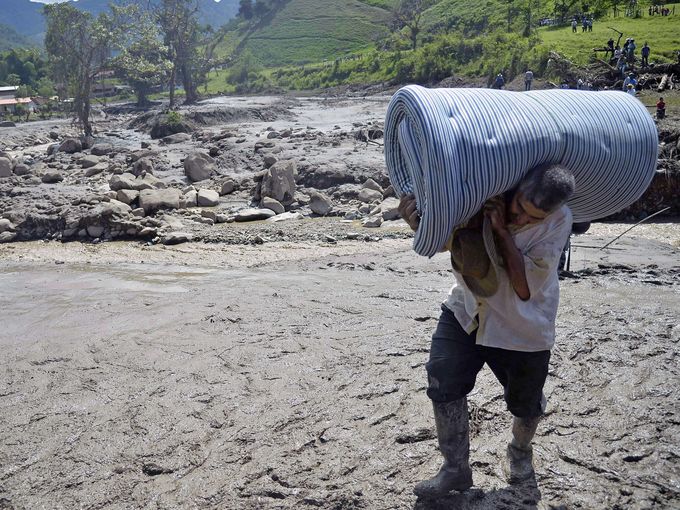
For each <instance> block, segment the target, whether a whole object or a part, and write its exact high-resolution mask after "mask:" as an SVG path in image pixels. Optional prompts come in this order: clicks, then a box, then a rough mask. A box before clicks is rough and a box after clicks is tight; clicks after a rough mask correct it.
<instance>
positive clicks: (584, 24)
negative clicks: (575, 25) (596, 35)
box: [581, 16, 588, 32]
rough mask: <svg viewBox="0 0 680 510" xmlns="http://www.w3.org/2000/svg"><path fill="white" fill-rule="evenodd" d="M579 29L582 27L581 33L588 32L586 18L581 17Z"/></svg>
mask: <svg viewBox="0 0 680 510" xmlns="http://www.w3.org/2000/svg"><path fill="white" fill-rule="evenodd" d="M581 27H582V30H581V32H587V31H588V18H586V17H585V16H583V21H582V22H581Z"/></svg>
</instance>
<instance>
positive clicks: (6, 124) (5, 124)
mask: <svg viewBox="0 0 680 510" xmlns="http://www.w3.org/2000/svg"><path fill="white" fill-rule="evenodd" d="M0 127H3V128H7V127H17V125H16V124H15V123H14V122H12V121H11V120H3V121H0Z"/></svg>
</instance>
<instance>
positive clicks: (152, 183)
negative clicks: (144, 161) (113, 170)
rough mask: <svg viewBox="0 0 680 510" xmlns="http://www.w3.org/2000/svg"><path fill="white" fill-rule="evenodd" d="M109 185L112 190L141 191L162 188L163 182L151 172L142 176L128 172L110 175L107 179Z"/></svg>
mask: <svg viewBox="0 0 680 510" xmlns="http://www.w3.org/2000/svg"><path fill="white" fill-rule="evenodd" d="M109 187H110V188H111V190H113V191H118V190H119V189H135V190H137V191H141V190H144V189H156V188H164V187H165V184H164V183H163V182H162V181H161V180H160V179H158V178H156V177H154V176H153V175H151V174H146V175H145V176H144V177H135V176H134V175H132V174H130V173H124V174H122V175H114V176H113V177H111V179H109Z"/></svg>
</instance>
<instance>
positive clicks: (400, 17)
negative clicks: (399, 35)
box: [392, 0, 434, 50]
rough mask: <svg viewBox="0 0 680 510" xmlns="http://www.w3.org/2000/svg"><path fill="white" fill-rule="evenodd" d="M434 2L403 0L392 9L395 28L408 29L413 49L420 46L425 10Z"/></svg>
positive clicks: (427, 0) (430, 0) (429, 0)
mask: <svg viewBox="0 0 680 510" xmlns="http://www.w3.org/2000/svg"><path fill="white" fill-rule="evenodd" d="M433 4H434V2H433V1H432V0H401V1H400V2H399V3H398V4H396V5H395V7H394V9H393V10H392V26H393V27H394V28H395V30H402V29H406V30H408V38H409V39H410V41H411V49H414V50H415V49H416V48H417V47H418V34H420V31H421V25H420V22H421V18H422V15H423V12H424V11H425V10H426V9H428V8H429V7H431V6H432V5H433Z"/></svg>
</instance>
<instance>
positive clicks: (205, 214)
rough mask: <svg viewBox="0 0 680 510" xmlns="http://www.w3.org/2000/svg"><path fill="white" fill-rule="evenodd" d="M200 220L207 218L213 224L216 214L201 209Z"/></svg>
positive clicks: (210, 210)
mask: <svg viewBox="0 0 680 510" xmlns="http://www.w3.org/2000/svg"><path fill="white" fill-rule="evenodd" d="M201 218H207V219H209V220H212V221H213V223H214V222H216V221H217V213H216V212H215V211H214V210H212V209H203V210H201Z"/></svg>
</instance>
